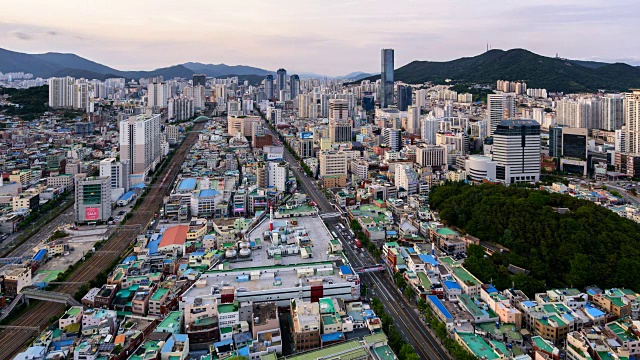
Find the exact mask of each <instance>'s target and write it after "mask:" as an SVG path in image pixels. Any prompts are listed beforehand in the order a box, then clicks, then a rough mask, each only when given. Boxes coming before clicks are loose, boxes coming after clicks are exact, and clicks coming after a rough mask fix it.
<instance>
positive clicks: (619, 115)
mask: <svg viewBox="0 0 640 360" xmlns="http://www.w3.org/2000/svg"><path fill="white" fill-rule="evenodd" d="M623 123H624V97H623V96H622V94H607V95H605V96H604V98H603V99H602V128H603V129H604V130H608V131H615V130H618V129H620V128H622V124H623Z"/></svg>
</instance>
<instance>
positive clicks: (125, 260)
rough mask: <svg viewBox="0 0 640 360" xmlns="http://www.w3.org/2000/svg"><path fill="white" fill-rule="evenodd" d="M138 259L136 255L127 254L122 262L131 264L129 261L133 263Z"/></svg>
mask: <svg viewBox="0 0 640 360" xmlns="http://www.w3.org/2000/svg"><path fill="white" fill-rule="evenodd" d="M137 259H138V258H137V257H136V256H135V255H131V256H127V257H126V258H125V259H124V261H123V262H122V263H123V264H129V263H132V262H134V261H136V260H137Z"/></svg>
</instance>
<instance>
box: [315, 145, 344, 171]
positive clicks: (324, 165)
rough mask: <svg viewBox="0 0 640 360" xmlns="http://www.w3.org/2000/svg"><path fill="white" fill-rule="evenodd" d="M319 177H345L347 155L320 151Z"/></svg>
mask: <svg viewBox="0 0 640 360" xmlns="http://www.w3.org/2000/svg"><path fill="white" fill-rule="evenodd" d="M319 160H320V176H323V177H324V176H332V175H346V174H347V154H346V153H343V152H337V151H322V152H320V156H319Z"/></svg>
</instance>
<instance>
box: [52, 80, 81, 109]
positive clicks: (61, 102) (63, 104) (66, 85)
mask: <svg viewBox="0 0 640 360" xmlns="http://www.w3.org/2000/svg"><path fill="white" fill-rule="evenodd" d="M74 81H75V79H74V78H72V77H68V76H67V77H60V78H50V79H49V106H50V107H52V108H54V109H58V108H71V107H72V106H73V83H74Z"/></svg>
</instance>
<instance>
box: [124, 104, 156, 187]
mask: <svg viewBox="0 0 640 360" xmlns="http://www.w3.org/2000/svg"><path fill="white" fill-rule="evenodd" d="M160 135H161V134H160V114H153V115H146V114H142V115H137V116H130V117H129V118H128V119H126V120H122V121H121V122H120V160H121V161H124V160H129V168H130V173H131V174H144V175H145V176H146V174H147V173H148V172H149V170H152V169H154V168H155V165H156V164H157V163H158V162H159V161H160V155H161V152H160V142H161V136H160Z"/></svg>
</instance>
